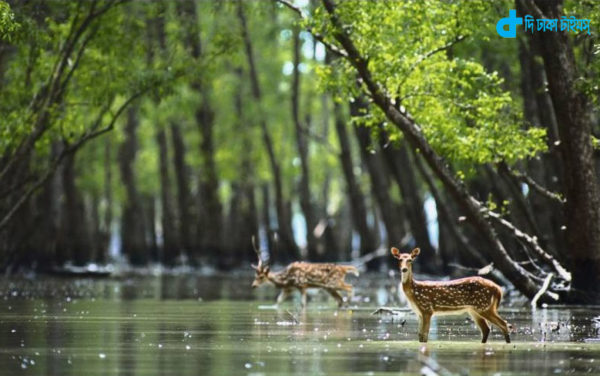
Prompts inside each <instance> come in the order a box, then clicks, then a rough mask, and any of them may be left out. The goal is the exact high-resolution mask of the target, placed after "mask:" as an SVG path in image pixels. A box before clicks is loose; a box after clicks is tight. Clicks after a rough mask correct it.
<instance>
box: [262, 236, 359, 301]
mask: <svg viewBox="0 0 600 376" xmlns="http://www.w3.org/2000/svg"><path fill="white" fill-rule="evenodd" d="M252 245H253V246H254V251H255V252H256V255H257V256H258V265H252V268H253V269H254V270H256V276H255V278H254V282H252V287H253V288H256V287H258V286H260V285H261V284H263V283H265V282H270V283H272V284H273V285H275V287H276V288H279V289H281V292H280V293H279V296H278V297H277V304H281V303H282V302H283V301H284V300H285V299H286V298H287V297H288V296H289V295H290V293H291V292H292V291H293V289H295V288H296V289H298V290H300V293H301V294H302V306H303V307H306V290H307V289H309V288H321V289H324V290H325V291H327V292H328V293H329V294H330V295H331V296H333V298H334V299H335V300H336V301H337V303H338V306H340V307H341V306H342V305H343V304H344V298H343V297H342V296H341V295H340V292H341V291H346V292H347V293H348V298H349V297H350V296H352V285H351V284H348V283H346V282H345V281H344V278H345V277H346V273H353V274H354V275H356V276H358V269H356V267H354V266H352V265H336V264H317V263H309V262H294V263H291V264H289V265H288V266H287V267H286V268H285V269H283V270H281V271H279V272H272V271H271V270H270V268H269V265H266V264H264V263H263V261H262V258H261V256H260V251H259V249H258V248H257V247H256V242H255V240H254V238H252Z"/></svg>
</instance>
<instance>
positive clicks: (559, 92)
mask: <svg viewBox="0 0 600 376" xmlns="http://www.w3.org/2000/svg"><path fill="white" fill-rule="evenodd" d="M561 8H562V1H536V2H535V3H534V2H533V1H532V0H528V1H526V9H528V11H529V12H531V13H532V14H533V15H535V16H537V18H549V19H559V18H562V17H563V14H562V10H561ZM538 38H539V42H540V46H541V52H542V56H543V58H544V67H545V69H546V74H547V77H548V86H549V89H550V96H551V97H552V103H553V105H554V113H555V114H556V118H557V120H558V132H559V135H560V141H561V145H560V150H561V156H562V160H563V163H564V167H565V170H564V173H565V175H564V182H565V188H566V189H565V196H566V200H567V201H566V204H565V214H566V220H567V229H566V235H567V245H568V250H567V252H568V259H569V260H570V262H571V266H572V272H573V290H574V291H573V294H571V297H570V298H571V299H573V300H576V301H581V300H585V299H586V297H585V295H586V294H589V295H590V296H589V297H588V298H591V295H595V297H596V298H597V297H598V296H600V196H599V189H598V181H597V175H596V172H595V168H594V159H593V147H592V140H591V129H592V125H591V111H592V107H591V103H590V101H589V98H588V97H587V96H586V94H584V93H582V92H581V91H579V90H578V89H577V87H576V81H577V80H578V79H579V74H578V72H577V66H576V62H575V56H574V53H573V47H572V46H571V44H570V41H569V36H568V35H567V33H566V32H558V31H557V32H552V33H539V35H538Z"/></svg>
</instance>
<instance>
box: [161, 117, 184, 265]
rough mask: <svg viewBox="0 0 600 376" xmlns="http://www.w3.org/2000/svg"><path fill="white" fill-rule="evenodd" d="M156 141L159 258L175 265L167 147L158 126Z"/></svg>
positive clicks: (176, 251) (164, 137)
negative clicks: (158, 185) (158, 179)
mask: <svg viewBox="0 0 600 376" xmlns="http://www.w3.org/2000/svg"><path fill="white" fill-rule="evenodd" d="M156 142H157V144H158V151H159V175H160V202H161V208H162V210H161V224H162V257H161V259H160V260H161V261H162V262H163V263H165V264H167V265H175V263H176V262H177V257H178V256H179V245H178V239H177V235H176V230H175V214H174V211H173V204H172V194H171V179H170V176H169V175H170V174H169V149H168V146H167V136H166V135H165V130H164V129H162V128H160V129H159V130H158V131H157V132H156Z"/></svg>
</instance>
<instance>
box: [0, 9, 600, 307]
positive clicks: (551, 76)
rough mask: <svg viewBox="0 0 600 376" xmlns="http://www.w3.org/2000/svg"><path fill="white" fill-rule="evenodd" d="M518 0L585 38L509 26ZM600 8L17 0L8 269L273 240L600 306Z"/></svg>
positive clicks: (273, 253)
mask: <svg viewBox="0 0 600 376" xmlns="http://www.w3.org/2000/svg"><path fill="white" fill-rule="evenodd" d="M515 8H516V9H517V11H518V14H519V15H520V16H522V15H524V14H531V15H532V16H534V17H535V18H560V17H570V16H575V17H577V18H583V19H590V20H591V22H590V24H591V33H589V34H588V33H586V32H578V33H566V32H545V33H542V32H536V33H525V32H524V31H523V29H522V27H521V26H520V27H519V30H518V33H517V38H516V39H504V38H500V37H499V36H498V34H497V33H496V22H497V21H498V20H499V19H500V18H502V17H507V16H508V10H509V9H515ZM598 25H600V9H599V6H598V4H597V3H596V2H594V1H572V2H566V3H564V4H563V2H561V1H541V0H540V1H533V0H517V1H516V3H515V2H514V1H499V2H488V1H444V2H437V1H397V2H391V1H381V2H366V1H365V2H363V1H347V2H334V1H333V0H323V1H322V2H321V1H308V0H306V1H296V2H287V1H219V0H215V1H191V0H189V1H160V0H156V1H152V2H146V1H122V0H97V1H81V0H80V1H71V2H65V1H39V0H28V1H8V2H4V1H0V111H1V113H2V117H1V125H0V266H1V268H2V269H3V270H5V271H7V272H10V271H15V270H23V269H35V270H41V271H51V270H54V269H55V268H57V267H61V266H63V265H65V264H68V263H70V264H74V265H86V264H89V263H97V264H104V263H107V262H114V261H118V262H128V263H130V264H131V265H138V266H141V265H148V264H149V263H162V264H164V265H167V266H179V265H189V266H193V267H214V268H219V269H224V270H229V269H232V268H238V267H242V268H246V267H247V266H248V264H249V263H250V262H254V261H255V259H256V254H255V253H254V250H253V248H252V243H251V241H250V239H251V238H252V236H257V237H258V239H260V244H261V247H262V249H263V250H265V251H268V254H269V257H270V260H271V262H274V263H279V264H285V263H287V262H289V261H292V260H309V261H350V260H357V259H358V260H362V261H364V262H367V267H368V268H369V269H371V270H385V269H387V268H390V267H394V265H393V262H392V261H391V260H392V259H391V257H387V252H388V251H387V250H388V249H389V246H391V245H393V246H399V247H401V248H403V249H408V248H410V247H414V246H419V247H420V248H421V250H422V252H421V257H420V262H419V263H418V264H417V265H416V267H418V268H420V270H421V271H422V272H426V273H432V274H460V273H461V272H464V269H463V268H473V270H476V269H477V268H481V267H484V266H486V265H490V263H492V262H493V264H492V268H488V269H491V270H493V273H495V274H494V275H495V277H496V278H500V279H502V280H503V281H505V282H510V283H512V284H513V285H514V286H515V287H516V288H517V289H518V290H519V291H521V292H522V293H523V294H525V295H526V296H528V297H533V296H534V295H535V294H536V293H537V292H538V291H539V290H540V288H541V287H542V286H543V283H544V282H545V281H550V282H551V283H550V285H549V288H548V289H547V290H546V292H545V293H544V295H543V296H542V298H541V300H540V301H555V300H556V299H559V300H560V301H565V302H581V301H590V300H593V301H598V295H597V294H598V292H599V291H600V287H599V286H600V283H598V282H600V231H599V230H600V199H599V192H598V171H600V170H599V168H598V163H599V162H600V153H599V152H598V151H597V150H596V149H594V145H597V139H596V138H595V137H594V135H596V136H597V135H598V134H599V133H600V124H599V119H598V113H597V104H598V71H599V69H600V64H599V63H598V59H597V54H598V52H599V51H600V50H599V47H598V31H597V26H598ZM378 249H379V250H383V253H382V252H381V251H380V252H379V253H377V252H376V251H377V250H378ZM374 252H375V253H374ZM382 254H383V255H385V256H386V257H372V256H373V255H382ZM265 256H266V255H265ZM362 256H364V257H363V258H362V259H360V257H362ZM457 265H458V266H460V267H457Z"/></svg>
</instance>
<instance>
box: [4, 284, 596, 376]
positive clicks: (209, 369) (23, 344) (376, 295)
mask: <svg viewBox="0 0 600 376" xmlns="http://www.w3.org/2000/svg"><path fill="white" fill-rule="evenodd" d="M251 279H252V276H250V275H244V274H242V275H233V276H225V275H223V276H212V277H203V276H162V277H144V278H141V277H132V278H121V279H118V280H91V279H81V280H77V279H56V278H47V277H45V278H40V277H38V278H36V279H32V280H29V279H12V280H8V279H5V280H1V281H0V293H2V296H3V299H4V301H3V304H2V305H0V333H1V335H0V373H1V374H7V375H108V374H110V375H255V376H257V375H308V374H315V375H318V374H328V375H336V374H337V375H349V374H355V375H379V374H392V373H393V374H421V373H422V372H428V371H435V372H437V373H438V374H470V375H480V374H481V375H483V374H503V375H510V374H523V373H536V374H549V373H574V374H580V373H592V374H598V373H600V344H599V343H600V339H599V336H598V326H597V325H596V324H597V322H596V321H595V319H594V318H595V317H596V316H598V315H600V313H598V309H597V308H594V307H576V308H564V307H550V308H546V309H539V310H537V311H536V312H534V313H532V312H531V310H530V309H529V308H527V307H523V304H522V302H519V301H518V300H515V301H514V302H513V303H512V304H509V303H506V304H503V309H502V310H501V315H502V316H503V317H505V318H506V319H507V320H508V321H509V322H510V323H512V324H513V325H515V327H516V333H513V335H512V338H513V343H511V344H504V343H503V340H502V336H501V335H500V333H499V331H498V330H496V329H493V330H492V334H491V335H490V340H489V342H488V344H480V343H479V332H478V330H477V329H476V327H475V326H474V324H473V323H472V322H471V321H470V320H468V319H467V318H466V316H456V317H451V316H444V317H440V318H439V319H437V320H434V321H433V322H432V328H431V333H430V342H429V343H428V344H427V345H426V346H423V345H421V344H419V343H418V342H417V341H416V338H417V335H416V332H417V321H416V317H415V316H414V314H412V313H411V312H410V311H408V310H404V311H401V312H400V314H398V315H395V316H390V315H372V314H371V313H372V312H373V311H374V310H375V309H376V308H377V307H378V306H379V305H381V304H387V305H396V306H398V305H399V302H398V299H397V297H396V296H395V294H394V293H392V294H390V293H389V291H390V289H393V288H394V285H395V283H394V282H393V281H392V282H390V279H389V278H386V279H383V278H379V277H378V278H364V277H363V278H361V280H360V281H359V282H357V285H358V286H357V289H356V294H355V298H354V300H353V302H352V304H351V308H350V309H344V310H338V309H337V307H336V305H335V303H334V302H333V300H332V299H330V298H328V297H327V295H326V294H324V293H319V292H316V293H315V294H312V295H311V296H310V298H311V299H310V302H309V307H308V309H306V310H304V311H303V310H300V309H299V306H298V303H299V302H298V297H295V299H296V300H295V301H289V302H287V303H286V304H284V305H283V306H282V307H280V308H279V309H277V308H275V307H274V306H273V305H272V304H273V302H274V300H275V297H276V295H277V292H276V291H275V289H274V288H272V287H264V288H261V289H258V290H255V291H252V290H251V289H250V288H249V287H248V286H249V284H250V282H251ZM355 282H356V281H355Z"/></svg>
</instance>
